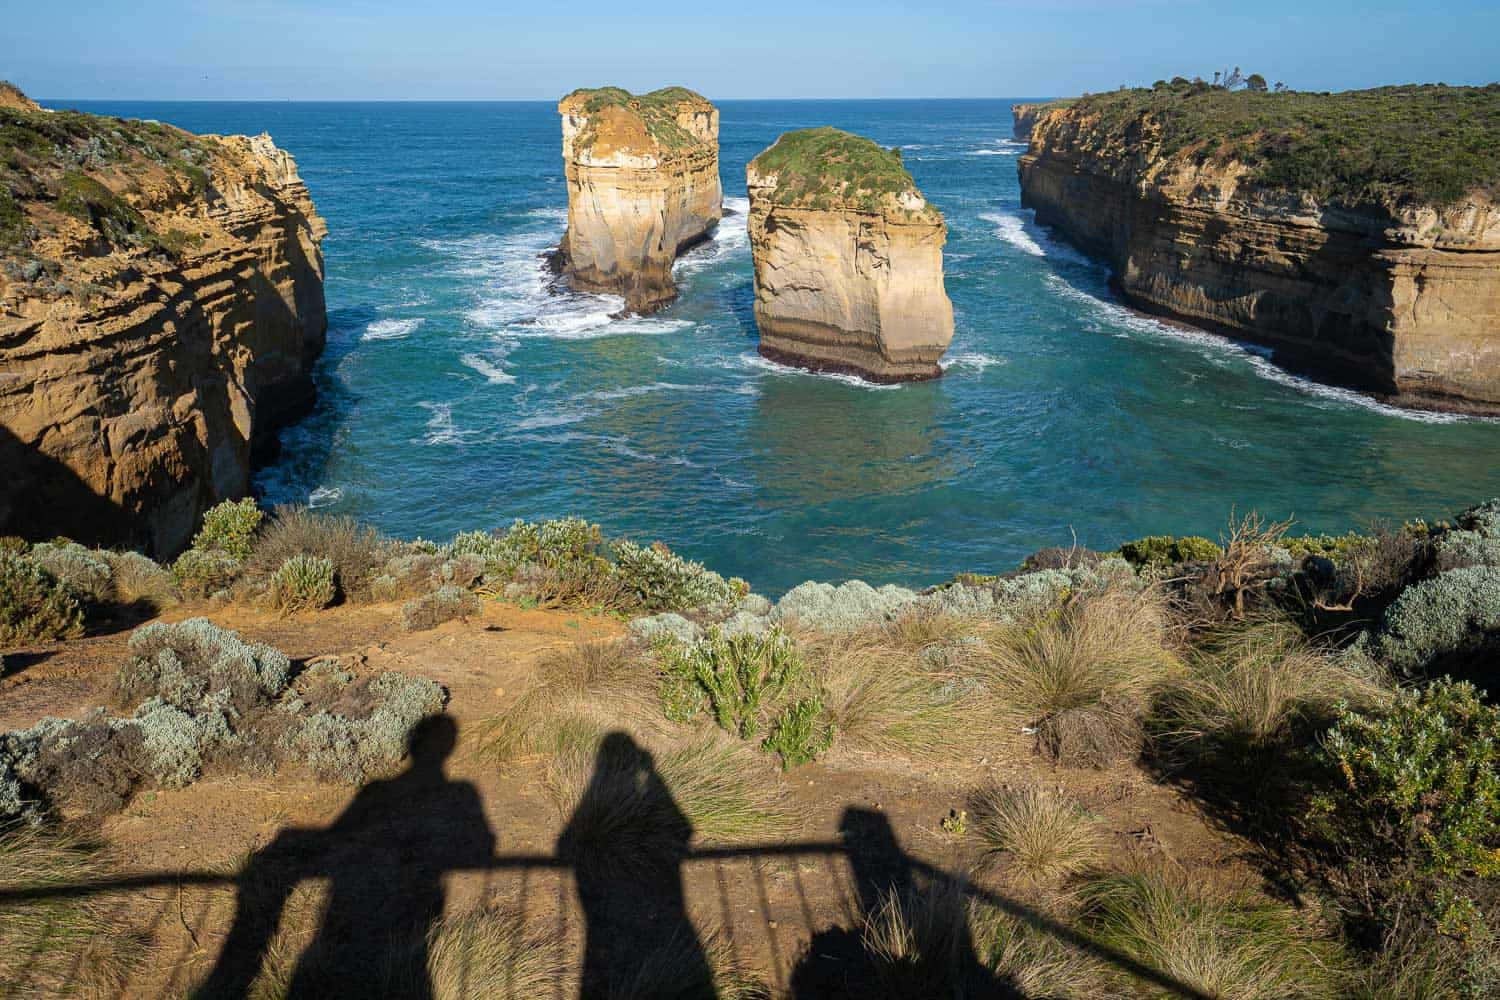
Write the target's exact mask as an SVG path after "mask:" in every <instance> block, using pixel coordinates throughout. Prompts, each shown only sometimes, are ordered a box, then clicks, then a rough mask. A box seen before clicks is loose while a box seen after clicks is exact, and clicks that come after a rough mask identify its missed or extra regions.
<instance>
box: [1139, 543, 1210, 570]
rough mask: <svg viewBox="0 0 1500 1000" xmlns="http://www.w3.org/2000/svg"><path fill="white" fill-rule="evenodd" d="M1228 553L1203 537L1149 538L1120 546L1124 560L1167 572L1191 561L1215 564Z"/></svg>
mask: <svg viewBox="0 0 1500 1000" xmlns="http://www.w3.org/2000/svg"><path fill="white" fill-rule="evenodd" d="M1223 554H1224V550H1223V549H1222V548H1220V547H1219V545H1218V544H1217V543H1215V542H1211V541H1209V540H1208V539H1207V538H1203V537H1201V536H1199V535H1184V536H1182V537H1180V538H1178V537H1174V536H1172V535H1148V536H1146V537H1145V538H1137V539H1136V540H1135V541H1133V542H1126V543H1125V544H1124V545H1121V546H1120V557H1121V558H1122V559H1124V560H1125V561H1126V562H1128V563H1130V565H1132V566H1134V567H1136V568H1137V569H1142V568H1145V567H1151V568H1154V569H1165V568H1167V567H1169V566H1177V565H1180V564H1182V563H1189V562H1211V561H1213V560H1214V559H1217V558H1219V556H1221V555H1223Z"/></svg>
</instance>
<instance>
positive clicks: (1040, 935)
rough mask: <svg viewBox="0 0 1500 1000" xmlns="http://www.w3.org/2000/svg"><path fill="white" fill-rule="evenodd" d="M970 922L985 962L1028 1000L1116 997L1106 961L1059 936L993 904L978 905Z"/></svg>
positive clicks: (981, 958) (981, 956)
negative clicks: (1109, 986)
mask: <svg viewBox="0 0 1500 1000" xmlns="http://www.w3.org/2000/svg"><path fill="white" fill-rule="evenodd" d="M970 920H971V923H972V926H973V930H974V941H975V945H976V947H977V948H978V950H979V955H980V960H981V961H982V962H983V963H984V964H985V965H986V966H987V967H988V968H989V969H990V970H991V971H992V972H993V973H994V974H995V976H996V977H997V978H998V979H999V980H1000V981H1001V982H1003V983H1005V984H1007V985H1008V986H1010V987H1011V988H1012V989H1013V990H1015V991H1016V993H1017V994H1018V995H1019V996H1022V997H1025V998H1026V1000H1065V998H1066V1000H1072V998H1079V1000H1082V998H1092V997H1105V996H1109V995H1110V992H1109V990H1108V989H1107V988H1106V984H1105V970H1104V967H1103V965H1102V964H1101V963H1100V961H1099V960H1098V959H1096V958H1094V957H1093V956H1091V955H1089V954H1087V953H1085V952H1082V951H1079V950H1078V949H1076V948H1072V947H1070V946H1068V945H1066V944H1064V943H1062V942H1061V941H1060V940H1058V938H1057V937H1056V936H1055V935H1053V934H1050V933H1048V932H1047V931H1045V930H1039V929H1037V928H1035V927H1032V926H1030V925H1029V924H1027V923H1025V922H1024V921H1022V920H1020V919H1018V918H1016V917H1013V916H1011V915H1010V914H1008V913H1005V912H1004V911H1002V910H1000V909H998V908H996V907H993V906H984V905H975V906H974V908H973V910H972V911H971V916H970Z"/></svg>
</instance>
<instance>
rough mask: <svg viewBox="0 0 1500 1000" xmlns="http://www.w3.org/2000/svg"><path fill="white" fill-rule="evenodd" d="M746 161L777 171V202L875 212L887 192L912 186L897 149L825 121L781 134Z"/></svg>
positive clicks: (773, 195) (758, 168)
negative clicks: (831, 125)
mask: <svg viewBox="0 0 1500 1000" xmlns="http://www.w3.org/2000/svg"><path fill="white" fill-rule="evenodd" d="M750 165H751V167H752V168H753V169H754V170H755V171H756V172H757V173H759V174H761V175H762V176H769V175H771V174H775V175H776V187H775V189H774V191H772V192H770V197H771V200H772V202H773V203H774V204H777V205H788V206H794V207H799V208H816V209H831V208H838V207H841V206H848V207H853V208H858V209H862V210H865V211H871V212H877V211H880V210H881V208H882V207H884V206H885V200H886V196H887V195H900V194H903V193H905V192H907V191H912V192H915V191H916V189H917V185H916V182H915V181H913V180H912V178H911V174H910V173H908V172H907V170H906V167H905V165H904V164H903V163H902V162H901V151H900V150H899V149H886V148H885V147H884V146H881V145H879V144H878V143H875V142H872V141H871V140H869V139H866V138H864V137H863V136H858V135H851V134H850V133H848V132H844V131H841V130H840V129H836V128H832V127H830V126H826V125H825V126H823V127H822V128H809V129H802V130H800V131H797V132H788V133H786V134H785V135H783V136H782V137H781V138H780V139H777V140H776V144H775V145H773V146H772V147H771V148H770V149H768V150H766V151H765V152H764V153H761V154H760V155H759V156H757V157H756V158H755V159H754V160H753V161H751V164H750ZM934 211H935V210H934Z"/></svg>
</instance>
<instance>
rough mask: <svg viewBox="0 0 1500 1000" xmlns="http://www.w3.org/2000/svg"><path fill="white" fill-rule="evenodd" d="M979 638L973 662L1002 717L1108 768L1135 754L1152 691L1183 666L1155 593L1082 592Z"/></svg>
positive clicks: (1078, 761)
mask: <svg viewBox="0 0 1500 1000" xmlns="http://www.w3.org/2000/svg"><path fill="white" fill-rule="evenodd" d="M980 635H981V636H982V638H983V639H984V642H983V644H982V645H981V646H979V647H978V648H976V649H975V650H974V652H973V653H972V654H971V656H970V657H969V659H970V662H971V664H972V668H973V670H974V671H975V673H976V675H977V676H978V677H979V678H981V679H982V680H983V682H984V683H985V685H986V686H987V687H988V689H989V692H990V695H991V696H992V697H993V699H994V701H995V704H996V710H997V712H998V714H999V715H1000V717H1001V718H1002V719H1003V720H1004V721H1005V722H1006V723H1007V724H1008V725H1011V726H1014V727H1016V728H1018V729H1025V730H1027V731H1031V732H1034V733H1035V735H1036V743H1037V748H1038V749H1039V750H1040V751H1042V752H1044V753H1046V754H1047V755H1049V756H1051V757H1053V758H1054V759H1056V760H1058V761H1060V762H1062V763H1065V764H1070V765H1076V766H1104V765H1106V764H1108V763H1110V762H1112V761H1115V760H1118V759H1120V758H1121V757H1124V756H1127V755H1129V754H1132V753H1134V752H1135V751H1136V750H1137V749H1138V748H1139V746H1140V736H1141V720H1142V718H1143V716H1144V713H1145V710H1146V707H1147V705H1148V703H1149V700H1150V698H1151V695H1152V694H1153V692H1154V691H1155V690H1156V689H1157V688H1158V687H1159V686H1160V685H1161V684H1162V683H1163V682H1165V681H1166V680H1167V679H1169V678H1171V677H1172V676H1174V675H1175V674H1176V673H1177V672H1178V671H1179V669H1180V666H1179V663H1178V661H1177V658H1176V656H1175V655H1174V654H1173V653H1172V652H1171V651H1170V650H1169V649H1168V648H1167V646H1166V640H1167V626H1166V615H1165V612H1164V610H1163V607H1162V601H1161V598H1160V596H1159V594H1158V593H1157V592H1156V591H1154V590H1146V591H1143V592H1139V593H1136V592H1131V591H1127V590H1124V589H1120V588H1110V589H1107V590H1102V591H1097V592H1093V593H1086V594H1081V595H1078V596H1076V597H1074V598H1073V599H1072V600H1070V601H1069V602H1068V603H1066V604H1064V605H1063V606H1062V607H1060V608H1058V609H1056V610H1054V611H1051V612H1048V613H1046V614H1044V615H1042V616H1041V617H1039V618H1037V619H1035V620H1033V621H1031V622H1029V623H1025V624H1021V625H1014V626H991V627H989V628H987V629H981V630H980Z"/></svg>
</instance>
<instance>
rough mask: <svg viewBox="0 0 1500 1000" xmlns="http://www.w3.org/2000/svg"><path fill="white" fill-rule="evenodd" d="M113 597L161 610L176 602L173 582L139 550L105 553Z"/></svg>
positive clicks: (172, 579)
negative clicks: (112, 586) (112, 585)
mask: <svg viewBox="0 0 1500 1000" xmlns="http://www.w3.org/2000/svg"><path fill="white" fill-rule="evenodd" d="M103 555H104V558H105V559H106V560H107V561H108V562H109V569H110V579H111V581H112V582H113V584H114V598H115V600H116V601H119V602H120V603H121V604H143V605H145V606H146V608H147V609H148V610H151V611H162V610H164V609H166V608H169V607H171V606H172V605H174V604H176V603H177V600H178V598H177V581H176V580H175V579H174V578H173V576H172V573H171V571H170V570H168V569H167V568H166V567H165V566H162V565H160V564H159V563H157V562H154V561H153V560H151V559H149V558H147V557H146V556H143V555H141V554H140V553H139V552H105V553H104V554H103Z"/></svg>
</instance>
